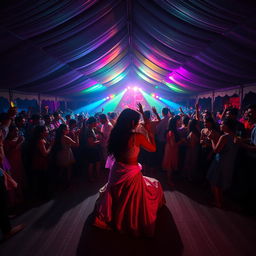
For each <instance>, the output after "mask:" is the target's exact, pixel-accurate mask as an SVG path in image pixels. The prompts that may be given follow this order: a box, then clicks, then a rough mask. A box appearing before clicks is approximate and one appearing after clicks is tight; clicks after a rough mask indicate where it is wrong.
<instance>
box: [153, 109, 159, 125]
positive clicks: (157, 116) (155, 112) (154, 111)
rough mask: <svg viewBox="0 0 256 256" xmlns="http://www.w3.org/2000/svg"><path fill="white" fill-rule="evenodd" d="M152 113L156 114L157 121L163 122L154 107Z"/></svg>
mask: <svg viewBox="0 0 256 256" xmlns="http://www.w3.org/2000/svg"><path fill="white" fill-rule="evenodd" d="M152 111H153V113H154V114H155V116H156V118H157V120H158V121H159V122H160V121H161V117H160V116H159V114H158V113H157V110H156V108H155V107H152Z"/></svg>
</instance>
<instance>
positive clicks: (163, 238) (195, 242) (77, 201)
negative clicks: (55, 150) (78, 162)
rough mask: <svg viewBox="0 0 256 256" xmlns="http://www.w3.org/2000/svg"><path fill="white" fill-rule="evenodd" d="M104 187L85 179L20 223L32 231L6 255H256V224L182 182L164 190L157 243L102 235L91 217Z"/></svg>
mask: <svg viewBox="0 0 256 256" xmlns="http://www.w3.org/2000/svg"><path fill="white" fill-rule="evenodd" d="M161 178H163V177H160V180H161ZM104 182H105V181H104V180H102V181H101V182H98V183H94V184H89V183H87V182H84V181H83V180H82V179H80V180H79V181H76V183H75V184H73V186H72V187H71V188H70V189H69V190H67V191H65V192H64V193H62V194H61V195H60V196H58V197H56V199H55V200H51V201H49V202H47V203H45V204H43V205H41V206H39V207H37V208H33V209H30V210H29V211H27V212H25V213H24V214H23V215H21V216H19V217H17V218H15V219H14V220H13V225H15V224H19V223H25V224H26V228H25V229H24V230H23V231H22V232H20V233H19V234H17V235H16V236H14V237H12V238H11V239H10V240H8V241H6V242H4V243H2V244H0V255H1V256H8V255H10V256H12V255H15V256H23V255H24V256H25V255H26V256H29V255H31V256H35V255H36V256H41V255H47V256H51V255H53V256H58V255H61V256H62V255H63V256H72V255H112V256H114V255H132V256H135V255H140V256H141V255H166V256H167V255H168V256H174V255H187V256H193V255H195V256H201V255H202V256H211V255H223V256H229V255H230V256H231V255H232V256H237V255H241V256H254V255H256V221H255V219H254V218H252V217H247V216H243V215H241V214H240V213H238V212H236V211H235V210H234V209H232V210H230V209H229V210H228V209H226V210H221V209H217V208H212V207H210V206H209V205H208V201H209V194H208V193H207V190H206V189H205V188H204V189H203V188H198V187H197V186H196V185H191V184H187V183H184V182H181V181H180V182H178V183H177V187H176V190H175V191H170V190H168V188H165V184H163V187H164V190H165V197H166V201H167V205H166V207H164V208H163V209H161V211H160V212H159V216H158V220H157V230H156V235H155V237H154V238H133V237H130V236H126V235H120V234H118V233H115V232H112V231H105V230H100V229H97V228H95V227H93V226H92V225H91V218H90V214H91V213H92V211H93V207H94V203H95V200H96V198H97V190H98V189H99V188H100V186H101V185H103V184H104Z"/></svg>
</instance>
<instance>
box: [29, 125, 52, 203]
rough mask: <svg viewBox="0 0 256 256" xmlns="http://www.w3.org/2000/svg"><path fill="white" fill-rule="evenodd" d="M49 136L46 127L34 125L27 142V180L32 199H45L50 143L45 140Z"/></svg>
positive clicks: (46, 194) (46, 195)
mask: <svg viewBox="0 0 256 256" xmlns="http://www.w3.org/2000/svg"><path fill="white" fill-rule="evenodd" d="M48 136H49V131H48V128H47V127H46V126H45V125H41V126H36V127H35V128H34V130H33V133H32V135H31V137H30V140H29V142H28V151H27V157H29V160H27V161H28V165H29V170H28V175H27V178H28V181H29V185H30V188H31V190H32V191H31V192H32V196H36V197H37V198H34V199H46V197H48V192H49V190H48V189H49V188H48V181H49V179H48V178H49V177H48V165H49V153H50V151H51V144H49V143H48V142H47V137H48Z"/></svg>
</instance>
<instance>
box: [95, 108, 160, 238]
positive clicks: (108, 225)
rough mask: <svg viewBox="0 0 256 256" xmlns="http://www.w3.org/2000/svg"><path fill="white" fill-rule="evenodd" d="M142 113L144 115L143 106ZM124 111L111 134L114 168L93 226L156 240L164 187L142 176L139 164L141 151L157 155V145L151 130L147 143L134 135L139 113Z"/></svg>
mask: <svg viewBox="0 0 256 256" xmlns="http://www.w3.org/2000/svg"><path fill="white" fill-rule="evenodd" d="M138 107H139V112H140V113H141V114H143V108H142V106H141V104H138ZM139 112H137V111H135V110H132V109H129V108H127V109H125V110H123V111H122V113H121V114H120V116H119V117H118V119H117V122H116V124H115V126H114V128H113V129H112V131H111V134H110V138H109V143H108V153H109V154H110V155H113V156H114V158H115V163H114V164H113V166H112V168H111V170H110V174H109V178H108V182H107V184H106V185H105V186H104V187H103V188H101V189H100V196H99V198H98V200H97V202H96V206H95V219H94V225H96V226H98V227H101V228H104V229H114V230H118V231H119V232H121V233H131V234H133V235H135V236H138V235H146V236H153V234H154V229H155V222H156V218H157V211H158V209H159V208H160V207H161V206H162V205H163V204H164V203H165V199H164V194H163V190H162V187H161V184H160V183H159V182H158V181H157V180H156V179H153V178H149V177H145V176H143V175H142V173H141V165H140V164H139V163H138V155H139V152H140V148H141V147H143V148H144V149H145V150H147V151H150V152H154V151H155V150H156V145H155V141H154V136H153V134H152V132H151V131H150V128H149V127H150V126H149V125H148V124H147V123H145V128H146V129H147V130H148V137H149V138H148V139H147V138H146V137H145V136H144V135H142V134H139V133H136V132H135V128H136V127H137V125H138V123H139V120H140V113H139Z"/></svg>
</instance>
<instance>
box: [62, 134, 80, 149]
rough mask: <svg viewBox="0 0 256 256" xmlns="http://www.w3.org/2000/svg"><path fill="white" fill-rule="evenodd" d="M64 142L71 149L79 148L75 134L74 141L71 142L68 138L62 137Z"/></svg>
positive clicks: (77, 137)
mask: <svg viewBox="0 0 256 256" xmlns="http://www.w3.org/2000/svg"><path fill="white" fill-rule="evenodd" d="M64 141H65V143H67V144H68V145H70V146H71V147H78V146H79V136H78V134H76V136H75V140H72V139H71V138H70V137H69V136H66V135H65V136H64Z"/></svg>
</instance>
